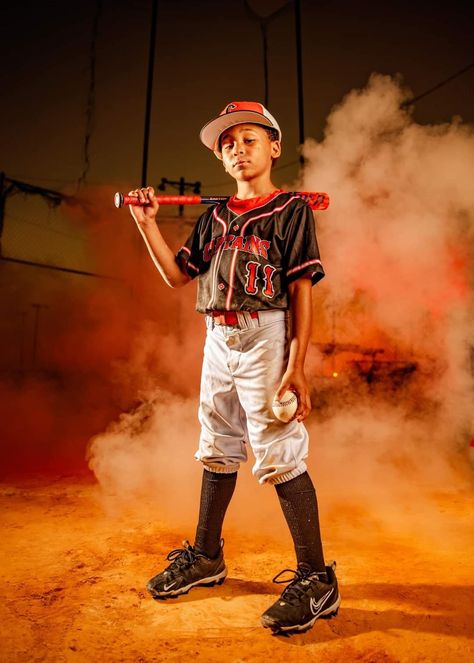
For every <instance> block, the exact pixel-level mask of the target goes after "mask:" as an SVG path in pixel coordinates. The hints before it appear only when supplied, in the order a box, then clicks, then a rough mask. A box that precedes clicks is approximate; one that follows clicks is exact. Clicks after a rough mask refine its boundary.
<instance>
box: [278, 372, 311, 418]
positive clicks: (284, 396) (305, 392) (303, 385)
mask: <svg viewBox="0 0 474 663" xmlns="http://www.w3.org/2000/svg"><path fill="white" fill-rule="evenodd" d="M287 392H290V394H288V393H287ZM291 393H293V394H294V395H295V396H296V399H295V400H294V399H292V398H291ZM281 403H285V405H283V406H282V405H281ZM295 405H296V407H295ZM293 408H295V409H294V412H293V413H292V414H290V413H291V411H292V409H293ZM272 409H273V413H274V414H275V416H276V417H277V419H279V420H280V421H283V422H285V423H287V422H288V421H292V420H293V419H296V420H297V421H303V419H306V417H307V416H308V415H309V413H310V412H311V399H310V396H309V389H308V383H307V382H306V377H305V374H304V372H303V371H302V370H294V371H287V372H286V373H285V375H284V376H283V378H282V380H281V382H280V386H279V388H278V391H277V392H276V394H275V397H274V399H273V405H272Z"/></svg>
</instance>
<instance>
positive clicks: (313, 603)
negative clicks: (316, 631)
mask: <svg viewBox="0 0 474 663" xmlns="http://www.w3.org/2000/svg"><path fill="white" fill-rule="evenodd" d="M331 592H332V588H331V589H330V590H329V591H328V592H326V594H324V596H321V598H320V599H319V601H315V600H314V599H313V598H312V599H310V602H309V607H310V608H311V612H312V613H313V615H316V614H317V613H318V611H319V609H320V608H321V606H322V604H323V603H324V601H325V600H326V599H327V597H328V596H329V594H331Z"/></svg>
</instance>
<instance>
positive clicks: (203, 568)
mask: <svg viewBox="0 0 474 663" xmlns="http://www.w3.org/2000/svg"><path fill="white" fill-rule="evenodd" d="M223 545H224V540H223V539H221V545H220V548H219V554H218V555H217V557H215V558H214V559H211V558H209V557H206V555H203V554H202V553H200V552H198V551H197V550H195V548H193V546H191V545H190V544H189V541H183V546H184V547H183V548H177V549H176V550H172V551H171V552H170V553H169V554H168V556H167V558H166V559H168V560H169V561H170V562H171V564H170V565H169V566H167V567H166V569H165V570H164V571H162V572H161V573H159V574H158V575H156V576H154V577H153V578H152V579H151V580H149V581H148V583H147V586H146V588H147V590H148V591H149V592H150V594H151V595H152V596H153V598H154V599H173V598H176V597H177V596H181V594H187V593H188V592H189V590H190V589H192V588H193V587H202V586H204V587H212V586H214V585H221V584H222V583H223V582H224V580H225V577H226V575H227V567H226V565H225V563H224V555H223V552H222V547H223Z"/></svg>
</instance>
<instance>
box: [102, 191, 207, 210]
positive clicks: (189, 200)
mask: <svg viewBox="0 0 474 663" xmlns="http://www.w3.org/2000/svg"><path fill="white" fill-rule="evenodd" d="M155 200H156V201H157V202H158V203H160V205H199V204H200V203H201V196H155ZM114 201H115V207H123V206H124V205H139V206H141V207H144V206H145V205H147V204H148V203H141V202H140V201H139V200H138V196H128V195H125V194H123V193H116V194H115V196H114Z"/></svg>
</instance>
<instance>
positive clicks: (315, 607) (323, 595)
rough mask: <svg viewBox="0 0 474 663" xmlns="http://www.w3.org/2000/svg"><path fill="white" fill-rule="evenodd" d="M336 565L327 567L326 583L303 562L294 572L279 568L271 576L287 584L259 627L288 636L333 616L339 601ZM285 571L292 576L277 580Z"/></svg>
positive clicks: (332, 564) (301, 631) (263, 617)
mask: <svg viewBox="0 0 474 663" xmlns="http://www.w3.org/2000/svg"><path fill="white" fill-rule="evenodd" d="M335 568H336V562H331V563H330V564H329V565H328V566H326V574H327V581H328V582H322V581H321V579H320V574H318V573H315V572H314V571H312V569H311V568H310V567H309V566H307V565H306V564H299V565H298V569H297V570H296V571H292V570H290V569H285V570H284V571H281V572H280V573H279V574H278V575H276V576H275V577H274V578H273V582H276V583H286V582H288V583H289V585H288V587H286V588H285V589H284V591H283V593H282V595H281V596H280V598H279V599H278V601H276V602H275V603H274V604H273V605H272V606H270V608H268V610H267V611H266V612H264V613H263V615H262V626H263V627H264V628H270V629H271V630H272V632H273V633H274V634H278V633H285V634H288V635H290V634H291V633H303V632H304V631H307V630H308V629H310V628H311V627H312V626H313V625H314V623H315V621H316V620H317V619H330V618H331V617H335V616H336V615H337V612H338V610H339V604H340V602H341V597H340V596H339V589H338V586H337V579H336V575H335V573H334V571H335ZM286 572H289V573H293V578H292V579H291V578H290V579H289V580H278V578H279V577H280V576H281V575H282V574H283V573H286ZM325 580H326V578H325Z"/></svg>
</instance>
